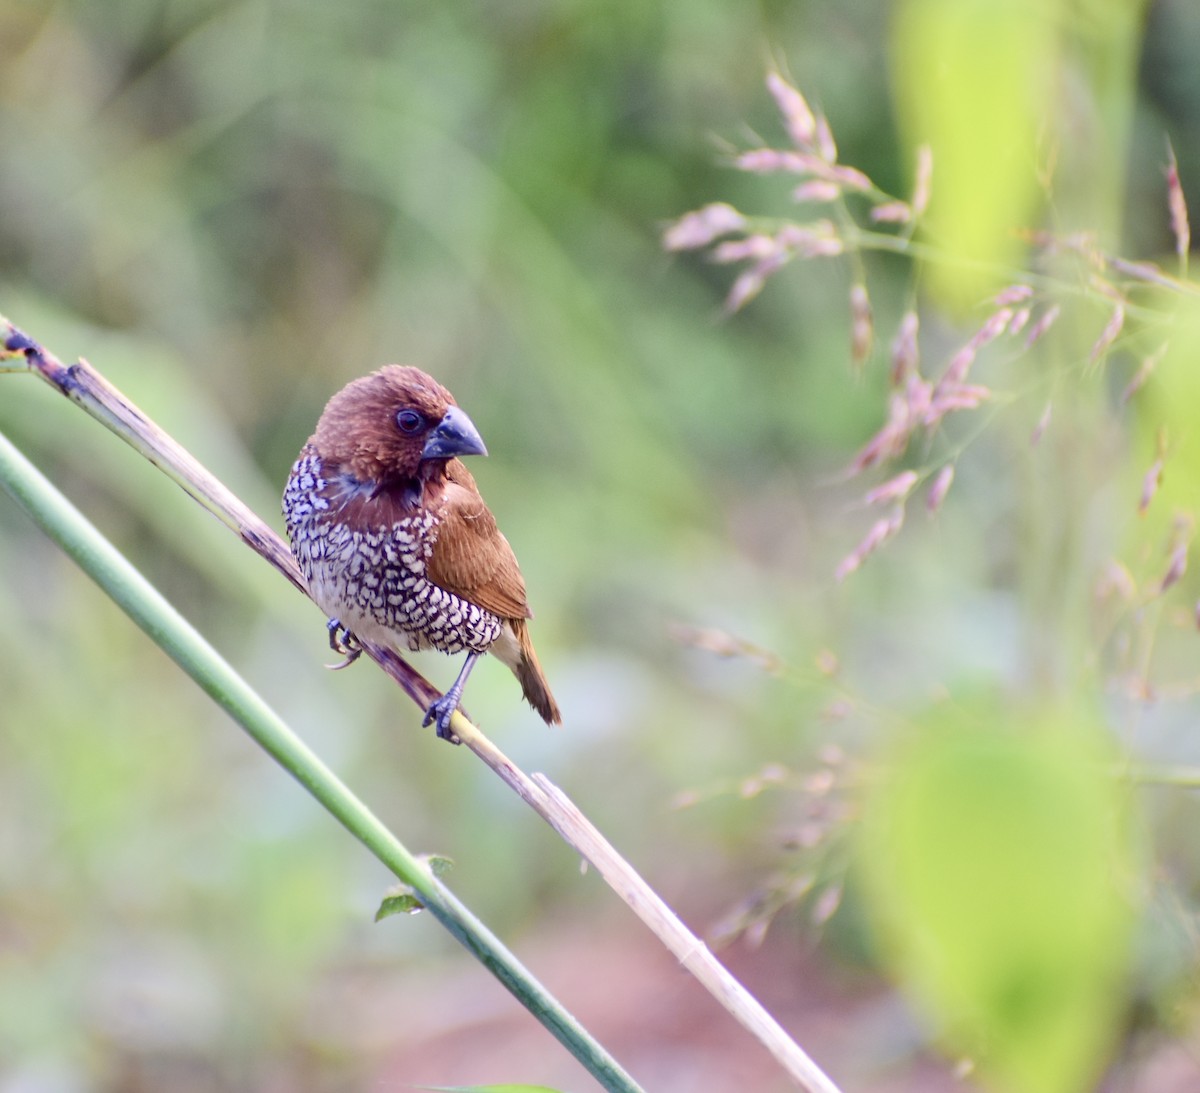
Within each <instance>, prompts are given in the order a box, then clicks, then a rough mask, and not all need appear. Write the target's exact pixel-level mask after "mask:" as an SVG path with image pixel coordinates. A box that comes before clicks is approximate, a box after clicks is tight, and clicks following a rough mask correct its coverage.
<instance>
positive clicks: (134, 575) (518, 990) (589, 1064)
mask: <svg viewBox="0 0 1200 1093" xmlns="http://www.w3.org/2000/svg"><path fill="white" fill-rule="evenodd" d="M0 486H3V488H4V490H5V491H6V492H7V493H9V494H10V495H11V496H12V497H13V498H14V499H15V500H16V501H17V503H18V504H20V505H21V506H22V507H23V508H24V509H25V510H26V511H27V512H28V513H29V514H30V516H32V517H33V519H34V520H35V521H36V523H37V524H38V525H39V526H40V527H41V528H42V530H43V531H45V532H46V534H47V535H49V536H50V538H52V539H53V540H54V541H55V542H56V543H57V544H58V545H59V546H60V547H62V549H63V550H64V551H66V553H67V554H68V555H70V557H71V558H73V559H74V560H75V562H76V563H78V565H79V566H80V568H81V569H83V570H84V572H86V573H87V574H88V576H89V577H91V578H92V579H93V580H94V581H95V582H96V583H97V584H98V585H99V586H100V587H101V588H102V589H103V590H104V592H105V593H107V594H108V595H109V596H110V597H111V598H112V599H113V600H114V601H115V602H116V604H117V605H118V606H119V607H120V608H121V609H122V610H123V611H124V612H125V613H126V614H127V615H129V617H130V618H131V619H133V621H134V622H135V623H137V625H138V626H139V627H141V628H142V630H144V631H145V632H146V633H147V634H148V635H149V636H150V637H151V639H153V641H154V642H155V643H156V644H157V645H159V646H160V647H161V648H162V649H163V650H164V651H165V652H166V653H167V654H168V656H170V657H171V658H172V659H173V660H174V661H175V662H176V663H177V664H178V665H179V666H180V667H181V668H182V669H183V670H184V671H185V672H187V674H188V675H189V676H191V677H192V679H194V680H195V681H196V682H197V683H198V684H199V685H200V687H201V688H202V689H203V690H204V691H205V692H206V693H207V694H208V695H209V696H210V697H211V698H212V699H213V700H214V701H215V702H216V703H217V704H218V705H220V706H221V707H222V708H223V709H225V710H226V712H228V713H229V715H230V716H231V717H232V718H233V719H234V720H235V721H236V722H237V723H238V724H239V725H241V726H242V728H244V729H245V730H246V732H248V733H249V734H250V736H251V737H252V738H253V739H254V740H255V741H256V742H257V743H258V744H259V746H260V747H262V748H263V749H264V750H265V751H266V752H267V753H268V754H269V755H271V756H272V757H273V758H274V759H275V760H276V762H278V763H279V764H280V765H281V766H282V767H283V768H284V769H285V770H287V771H288V773H289V774H291V775H292V777H294V778H295V779H296V780H297V781H298V782H300V784H301V785H303V786H304V787H305V788H306V789H307V790H308V791H309V793H311V794H312V795H313V796H314V797H315V798H316V799H317V800H318V801H319V802H320V803H321V804H322V805H323V806H324V807H325V808H326V809H327V810H328V811H329V813H330V814H331V815H332V816H333V817H334V818H335V819H337V820H338V822H339V823H341V824H342V826H343V827H345V828H346V830H347V831H349V832H350V834H351V835H353V836H354V837H355V838H356V839H358V841H359V842H361V843H362V844H363V846H365V847H366V848H367V849H368V850H369V851H370V852H371V853H372V854H374V855H375V857H376V858H378V859H379V860H380V861H381V862H382V863H383V864H384V865H385V866H387V868H388V869H390V870H391V871H392V872H393V873H394V874H395V875H396V876H397V877H399V878H400V880H402V881H403V882H404V883H405V884H407V885H409V886H410V887H411V888H412V889H413V890H414V891H415V892H416V893H417V895H418V896H419V897H420V899H421V902H422V903H423V904H424V905H425V906H426V907H427V908H428V909H429V911H430V912H431V913H432V914H433V916H434V917H435V918H436V919H437V920H438V921H439V922H440V923H441V924H442V925H443V926H444V927H445V928H446V929H447V930H449V932H450V933H451V934H452V935H453V936H454V937H455V939H456V940H457V941H459V942H460V943H461V944H462V945H463V946H464V947H465V948H466V949H468V950H469V951H470V952H471V953H472V954H473V955H474V956H475V957H476V958H477V959H478V960H480V961H482V963H483V964H484V965H485V966H486V967H487V968H488V969H489V970H490V971H491V972H492V974H493V975H495V976H496V978H497V979H499V980H500V982H501V983H503V984H504V986H506V987H507V988H508V989H509V990H510V991H511V992H512V993H513V994H514V995H515V996H516V997H517V998H518V999H519V1000H520V1001H521V1003H522V1004H523V1005H524V1006H525V1007H526V1008H527V1009H529V1011H530V1012H531V1013H532V1014H533V1015H534V1016H535V1017H536V1018H537V1019H538V1020H539V1021H541V1023H542V1024H543V1025H545V1027H546V1028H547V1029H549V1031H550V1032H551V1033H553V1035H554V1036H555V1037H557V1038H558V1040H559V1041H560V1042H561V1043H562V1044H563V1045H564V1046H565V1047H566V1048H567V1050H568V1051H570V1052H571V1054H572V1055H574V1056H575V1057H576V1058H577V1059H578V1060H579V1061H580V1063H582V1064H583V1066H585V1067H586V1068H587V1069H588V1070H589V1071H590V1072H591V1073H592V1074H593V1075H594V1076H595V1078H596V1079H597V1080H598V1081H599V1082H600V1083H601V1085H602V1086H603V1087H604V1088H605V1089H608V1090H617V1091H636V1090H639V1088H640V1087H639V1086H638V1085H637V1083H635V1082H634V1080H633V1079H632V1078H631V1077H630V1076H629V1075H628V1074H627V1073H625V1071H624V1070H623V1069H622V1068H621V1066H620V1065H619V1064H618V1063H617V1062H616V1060H615V1059H613V1058H612V1057H611V1056H610V1055H609V1054H608V1053H607V1052H606V1051H605V1050H604V1048H603V1047H601V1046H600V1044H598V1043H597V1042H596V1041H595V1040H594V1039H593V1038H592V1037H591V1036H590V1035H589V1034H588V1033H587V1032H586V1030H584V1029H583V1028H582V1026H580V1024H579V1023H578V1022H577V1021H576V1020H575V1018H574V1017H572V1016H571V1015H570V1014H569V1013H568V1012H567V1011H566V1010H565V1009H564V1008H563V1007H562V1005H561V1004H560V1003H559V1002H558V1001H557V1000H556V999H555V998H554V997H553V996H551V995H550V994H549V993H548V992H547V991H546V989H545V988H544V987H543V986H542V985H541V984H540V983H538V982H537V980H536V979H535V978H534V977H533V976H532V975H531V974H530V973H529V971H528V970H527V969H525V968H524V967H523V966H522V965H521V963H520V962H519V961H518V960H517V958H516V957H515V956H514V955H513V954H512V953H511V952H509V951H508V949H507V948H505V946H504V945H503V943H502V942H501V941H500V940H499V938H497V937H496V936H495V935H494V934H492V933H491V931H490V930H488V929H487V927H486V926H484V925H483V923H482V922H480V921H479V919H477V918H476V917H475V915H474V914H472V913H471V911H470V910H468V909H467V907H465V906H464V905H463V904H462V903H461V902H460V901H459V900H458V898H457V897H456V896H455V895H454V894H453V893H452V892H451V891H450V890H449V889H448V888H447V887H446V886H445V885H444V884H443V883H442V882H441V881H440V880H438V878H437V877H435V876H434V875H433V874H432V872H431V871H430V870H429V869H428V868H427V867H426V866H425V865H424V864H423V863H422V862H421V861H420V860H419V859H418V858H416V857H414V855H413V854H412V853H410V852H409V851H408V850H407V849H406V848H405V847H404V846H403V845H402V844H401V843H400V842H399V840H398V839H396V837H395V836H394V835H393V834H392V833H391V832H390V831H388V829H387V828H386V827H384V826H383V824H382V823H380V821H379V820H378V819H377V818H376V816H375V815H374V814H373V813H372V812H371V811H370V810H369V809H368V808H367V807H366V805H364V804H363V803H362V802H361V801H360V800H358V798H357V797H355V796H354V794H352V793H351V792H350V790H349V789H348V788H347V787H346V786H345V785H344V784H343V783H342V782H341V781H340V780H339V779H338V778H337V776H336V775H334V774H333V772H332V771H330V770H329V768H328V767H326V766H325V764H324V763H322V762H321V760H320V759H319V758H318V757H317V756H316V755H315V754H314V753H313V752H312V751H311V750H310V749H309V748H308V747H307V745H305V744H304V742H303V741H302V740H301V739H300V738H299V737H298V736H296V734H295V733H294V732H292V730H291V729H290V728H288V726H287V725H286V724H285V723H284V722H283V720H282V719H281V718H280V717H279V716H278V714H276V713H275V712H274V711H273V710H272V709H271V708H270V707H269V706H268V705H267V704H266V702H265V701H264V700H263V699H262V698H261V697H260V696H259V695H258V693H257V692H256V691H254V690H253V689H252V688H251V687H250V685H249V684H248V683H246V681H245V680H243V679H242V678H241V676H239V675H238V674H237V673H236V672H235V671H234V670H233V668H232V667H231V666H230V665H229V664H228V663H227V662H226V661H225V660H224V659H223V658H222V657H221V656H220V654H219V653H217V651H216V650H215V649H213V647H212V646H211V645H209V644H208V642H207V641H205V639H204V638H203V637H201V635H200V634H199V633H198V632H197V631H196V630H195V629H194V628H193V627H192V626H191V624H190V623H188V622H187V621H186V620H185V619H184V618H183V617H182V616H181V615H180V614H179V613H178V612H177V611H176V610H175V609H174V608H173V607H172V606H171V605H170V604H169V603H168V602H167V601H166V600H165V599H164V598H163V596H162V595H161V594H160V593H159V592H158V591H157V590H156V589H155V588H154V587H153V586H152V585H150V583H149V582H148V581H147V580H146V579H145V578H144V577H143V576H142V575H141V574H140V573H139V572H138V571H137V570H136V569H135V568H134V567H133V566H132V565H131V564H130V562H129V561H128V560H127V559H126V558H125V557H124V556H123V555H122V554H120V552H118V551H117V549H116V548H115V547H114V546H113V545H112V544H111V543H109V542H108V540H107V539H105V538H104V537H103V536H102V535H101V534H100V533H99V531H97V530H96V528H95V527H93V526H92V524H90V523H89V522H88V520H87V519H86V518H85V517H84V516H83V515H82V513H80V512H79V511H78V510H77V509H76V508H75V507H74V506H73V505H72V504H71V503H70V502H69V501H68V500H67V499H66V498H65V497H64V496H63V495H62V494H61V493H59V492H58V490H57V489H55V487H54V486H53V485H52V484H51V483H50V482H49V481H48V480H47V479H46V478H45V477H44V476H43V475H42V474H41V473H40V472H39V471H38V470H37V469H36V468H35V467H34V466H33V465H32V464H31V463H30V462H29V461H28V460H27V459H26V458H25V457H24V456H23V455H22V454H21V453H20V452H19V451H18V450H17V449H16V448H15V447H14V446H13V444H12V443H11V442H10V441H9V440H8V438H7V437H5V436H4V435H3V434H0Z"/></svg>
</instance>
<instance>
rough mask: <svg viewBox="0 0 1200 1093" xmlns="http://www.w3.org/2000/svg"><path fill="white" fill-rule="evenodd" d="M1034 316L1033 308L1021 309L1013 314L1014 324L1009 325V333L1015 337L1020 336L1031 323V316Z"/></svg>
mask: <svg viewBox="0 0 1200 1093" xmlns="http://www.w3.org/2000/svg"><path fill="white" fill-rule="evenodd" d="M1032 314H1033V308H1031V307H1019V308H1017V309H1016V310H1015V311H1014V312H1013V317H1012V322H1010V323H1009V324H1008V331H1007V332H1008V333H1009V334H1012V335H1013V336H1014V337H1015V336H1016V335H1017V334H1020V333H1021V331H1022V330H1024V329H1025V327H1026V325H1027V324H1028V322H1029V316H1030V315H1032Z"/></svg>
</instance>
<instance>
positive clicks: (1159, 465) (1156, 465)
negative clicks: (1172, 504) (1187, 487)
mask: <svg viewBox="0 0 1200 1093" xmlns="http://www.w3.org/2000/svg"><path fill="white" fill-rule="evenodd" d="M1162 480H1163V461H1162V457H1161V456H1160V457H1159V458H1158V459H1156V460H1155V461H1154V462H1153V463H1151V464H1150V469H1149V470H1148V471H1147V472H1146V473H1145V474H1144V475H1143V476H1142V496H1141V497H1140V498H1139V499H1138V515H1139V516H1145V515H1146V510H1147V509H1148V508H1149V507H1150V502H1151V501H1153V500H1154V495H1155V494H1156V493H1158V487H1159V486H1161V485H1162Z"/></svg>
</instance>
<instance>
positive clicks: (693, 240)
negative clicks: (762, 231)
mask: <svg viewBox="0 0 1200 1093" xmlns="http://www.w3.org/2000/svg"><path fill="white" fill-rule="evenodd" d="M745 228H746V218H745V217H744V216H743V215H742V214H741V213H740V212H738V211H737V209H735V208H734V207H733V206H732V205H727V204H725V203H724V202H722V201H718V202H714V203H713V204H711V205H705V206H704V208H702V209H697V210H696V211H695V212H690V213H687V214H686V215H684V216H682V217H680V218H679V219H678V220H676V221H675V223H673V224H672V225H670V226H669V227H668V228H667V230H666V231H665V232H664V233H663V246H664V247H666V249H667V250H669V251H678V250H698V249H699V248H700V247H707V246H708V245H709V243H711V242H712V241H713V240H714V239H717V238H719V237H720V236H722V235H729V234H730V233H732V232H739V231H744V230H745Z"/></svg>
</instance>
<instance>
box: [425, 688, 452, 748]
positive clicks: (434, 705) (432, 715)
mask: <svg viewBox="0 0 1200 1093" xmlns="http://www.w3.org/2000/svg"><path fill="white" fill-rule="evenodd" d="M457 709H458V695H456V694H455V693H454V690H453V688H451V689H450V690H449V691H447V692H446V693H445V694H444V695H442V697H441V698H438V699H435V700H434V701H433V702H431V703H430V705H429V709H427V710H426V711H425V717H424V719H423V720H422V721H421V725H422V726H424V727H428V726H430V725H433V724H436V725H437V734H438V737H439V738H440V739H442V740H446V741H449V742H450V743H451V744H461V743H462V741H461V740H459V738H458V735H457V734H456V733H455V732H454V730H453V729H451V728H450V719H451V718H452V717H453V716H454V711H455V710H457Z"/></svg>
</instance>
